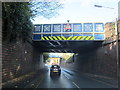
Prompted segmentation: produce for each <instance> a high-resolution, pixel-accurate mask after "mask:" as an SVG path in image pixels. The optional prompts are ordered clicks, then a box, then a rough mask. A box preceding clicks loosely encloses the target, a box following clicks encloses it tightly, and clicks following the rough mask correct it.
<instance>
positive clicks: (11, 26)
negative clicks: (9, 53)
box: [2, 0, 62, 41]
mask: <svg viewBox="0 0 120 90" xmlns="http://www.w3.org/2000/svg"><path fill="white" fill-rule="evenodd" d="M61 7H62V4H60V3H59V2H57V1H45V0H41V1H40V2H33V1H31V2H3V3H2V22H3V23H2V29H3V32H2V35H3V41H4V40H7V41H16V40H17V38H20V39H22V40H23V41H26V40H27V39H28V38H31V35H32V31H33V23H32V22H31V19H34V17H37V16H43V17H45V18H51V17H53V16H55V15H57V14H58V13H57V10H59V9H60V8H61Z"/></svg>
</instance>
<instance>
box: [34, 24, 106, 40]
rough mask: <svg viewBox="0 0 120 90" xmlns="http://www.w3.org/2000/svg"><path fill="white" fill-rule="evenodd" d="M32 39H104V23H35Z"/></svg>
mask: <svg viewBox="0 0 120 90" xmlns="http://www.w3.org/2000/svg"><path fill="white" fill-rule="evenodd" d="M32 39H33V40H35V41H36V40H104V39H105V36H104V23H69V24H67V23H66V24H65V23H64V24H35V25H34V31H33V37H32Z"/></svg>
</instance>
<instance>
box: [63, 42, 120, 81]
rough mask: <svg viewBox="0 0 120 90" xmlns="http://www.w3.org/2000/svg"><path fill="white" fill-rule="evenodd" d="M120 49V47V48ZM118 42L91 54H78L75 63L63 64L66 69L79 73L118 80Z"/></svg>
mask: <svg viewBox="0 0 120 90" xmlns="http://www.w3.org/2000/svg"><path fill="white" fill-rule="evenodd" d="M119 43H120V42H119ZM119 47H120V46H119ZM116 52H117V51H116V42H113V43H111V44H107V45H105V46H101V47H99V48H98V49H96V50H94V51H91V52H89V53H84V54H78V55H77V56H76V60H75V62H73V63H67V64H65V62H62V66H63V67H65V68H69V69H73V70H77V71H78V72H84V73H90V74H95V75H101V76H107V77H111V78H114V79H116V78H117V58H116V57H117V55H116Z"/></svg>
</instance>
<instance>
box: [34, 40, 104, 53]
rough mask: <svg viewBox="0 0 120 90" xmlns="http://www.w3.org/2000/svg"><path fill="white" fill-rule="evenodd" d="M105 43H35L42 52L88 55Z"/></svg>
mask: <svg viewBox="0 0 120 90" xmlns="http://www.w3.org/2000/svg"><path fill="white" fill-rule="evenodd" d="M102 42H103V41H34V44H35V46H36V47H37V48H39V49H40V51H41V52H54V53H87V52H91V51H93V50H95V49H97V48H98V47H100V46H101V45H102Z"/></svg>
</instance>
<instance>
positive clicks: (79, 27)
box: [73, 23, 82, 32]
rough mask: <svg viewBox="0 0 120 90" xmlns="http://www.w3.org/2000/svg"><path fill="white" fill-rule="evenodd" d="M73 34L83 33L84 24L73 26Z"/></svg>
mask: <svg viewBox="0 0 120 90" xmlns="http://www.w3.org/2000/svg"><path fill="white" fill-rule="evenodd" d="M73 32H82V24H81V23H80V24H73Z"/></svg>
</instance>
